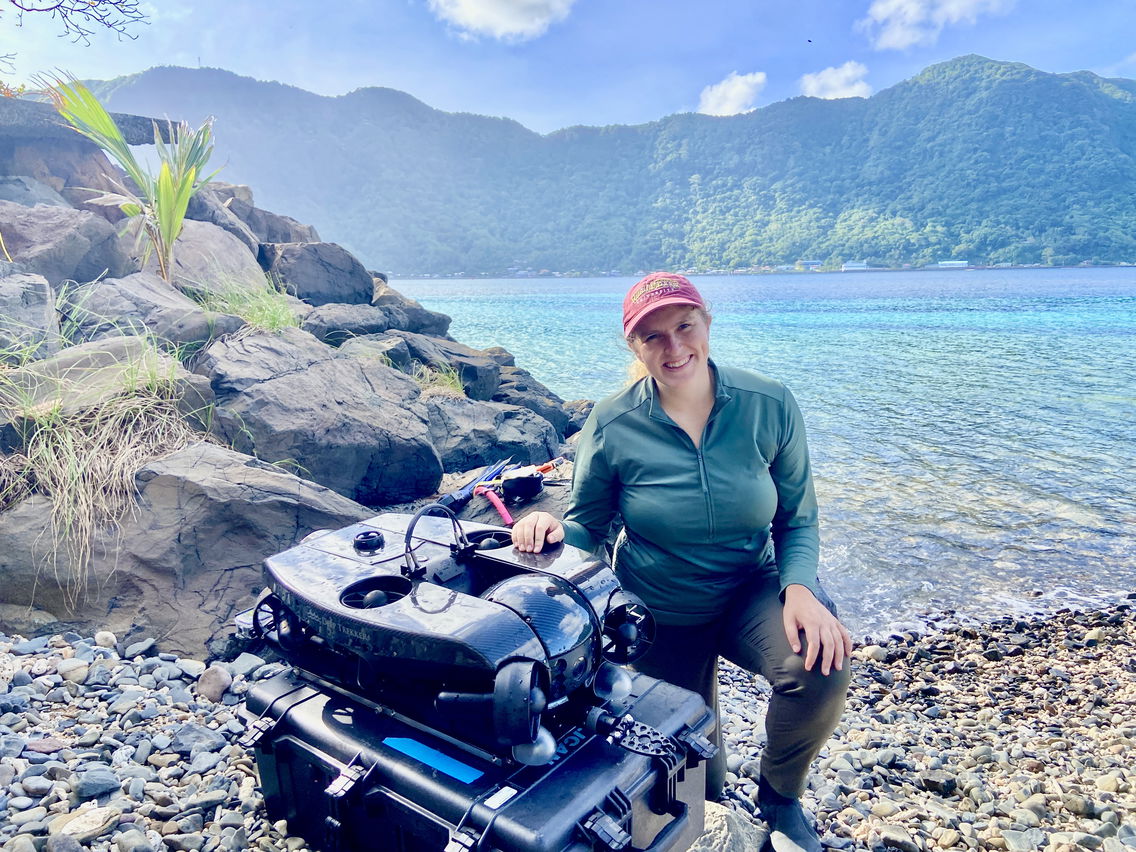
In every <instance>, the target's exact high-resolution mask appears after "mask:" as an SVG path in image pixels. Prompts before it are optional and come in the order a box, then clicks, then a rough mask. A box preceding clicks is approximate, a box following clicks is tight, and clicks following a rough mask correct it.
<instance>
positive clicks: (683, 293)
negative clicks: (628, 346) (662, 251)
mask: <svg viewBox="0 0 1136 852" xmlns="http://www.w3.org/2000/svg"><path fill="white" fill-rule="evenodd" d="M668 305H690V306H691V307H695V308H704V307H706V303H705V302H703V301H702V296H701V295H700V294H699V292H698V290H696V289H695V288H694V285H693V284H691V283H690V281H689V279H687V278H684V277H683V276H681V275H678V274H676V273H674V272H652V273H651V274H650V275H648V276H647V277H646V278H644V279H642V280H641V281H638V282H636V283H635V285H634V286H633V287H632V288H631V289H630V290H628V291H627V295H626V296H624V298H623V336H624V337H630V336H631V332H632V330H633V329H634V328H635V326H636V325H637V324H638V322H639V320H641V319H643V317H645V316H647V314H649V313H651V311H654V310H656V309H658V308H665V307H667V306H668Z"/></svg>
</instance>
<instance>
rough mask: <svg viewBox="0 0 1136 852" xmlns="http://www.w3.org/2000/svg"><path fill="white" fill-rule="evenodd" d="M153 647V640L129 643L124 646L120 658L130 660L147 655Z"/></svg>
mask: <svg viewBox="0 0 1136 852" xmlns="http://www.w3.org/2000/svg"><path fill="white" fill-rule="evenodd" d="M153 647H154V639H153V638H152V637H147V638H145V639H140V640H138V641H137V642H131V643H130V644H129V645H127V646H126V650H124V651H123V652H122V656H123V657H124V658H125V659H127V660H132V659H134V658H135V657H138V656H141V655H144V654H147V653H149V651H150V649H151V648H153Z"/></svg>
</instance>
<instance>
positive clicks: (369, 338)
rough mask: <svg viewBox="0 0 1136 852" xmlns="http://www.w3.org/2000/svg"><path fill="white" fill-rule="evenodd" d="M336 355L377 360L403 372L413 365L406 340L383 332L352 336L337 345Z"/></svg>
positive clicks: (406, 371) (410, 368)
mask: <svg viewBox="0 0 1136 852" xmlns="http://www.w3.org/2000/svg"><path fill="white" fill-rule="evenodd" d="M336 356H337V357H339V358H362V359H364V360H367V359H373V360H378V361H379V362H380V363H382V364H388V365H390V366H391V367H394V368H395V369H396V370H399V371H401V372H403V373H409V372H410V371H411V370H412V369H413V367H414V360H413V359H412V358H411V357H410V348H409V347H408V346H407V345H406V341H405V340H403V339H402V338H401V337H388V336H387V335H385V334H374V335H366V336H363V337H353V338H351V339H350V340H348V341H347V342H345V343H344V344H343V345H342V346H340V347H339V350H338V352H336Z"/></svg>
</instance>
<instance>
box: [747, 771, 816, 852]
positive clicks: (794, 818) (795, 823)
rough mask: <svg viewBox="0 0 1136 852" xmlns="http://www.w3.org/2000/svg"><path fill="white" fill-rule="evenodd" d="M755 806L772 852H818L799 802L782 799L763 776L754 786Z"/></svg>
mask: <svg viewBox="0 0 1136 852" xmlns="http://www.w3.org/2000/svg"><path fill="white" fill-rule="evenodd" d="M757 806H758V807H759V808H760V809H761V818H762V819H764V820H765V821H766V823H768V824H769V845H770V846H772V847H773V849H774V852H821V849H820V838H819V837H818V836H817V833H816V828H814V827H813V822H812V820H810V819H809V818H808V817H807V816H805V811H804V809H803V808H802V807H801V802H800V800H799V799H790V798H789V797H787V796H782V795H781V794H780V793H778V792H777V791H776V790H774V789H773V786H772V785H771V784H770V783H769V782H768V781H766V780H765V776H764V775H763V776H762V777H761V780H760V781H759V782H758V785H757Z"/></svg>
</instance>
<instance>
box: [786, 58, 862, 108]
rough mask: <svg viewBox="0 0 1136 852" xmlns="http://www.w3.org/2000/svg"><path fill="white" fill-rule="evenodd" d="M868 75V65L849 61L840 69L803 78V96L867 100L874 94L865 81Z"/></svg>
mask: <svg viewBox="0 0 1136 852" xmlns="http://www.w3.org/2000/svg"><path fill="white" fill-rule="evenodd" d="M867 73H868V68H867V66H866V65H864V64H862V63H860V62H855V61H849V62H845V63H844V64H843V65H841V66H840V67H839V68H835V67H834V68H825V69H824V70H823V71H817V72H816V73H815V74H806V75H805V76H803V77H802V78H801V94H802V95H808V96H809V97H810V98H824V99H825V100H830V101H831V100H835V99H836V98H866V97H868V96H869V95H870V94H872V87H871V86H869V85H868V83H867V82H866V81H865V80H864V77H865V76H866V75H867Z"/></svg>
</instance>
